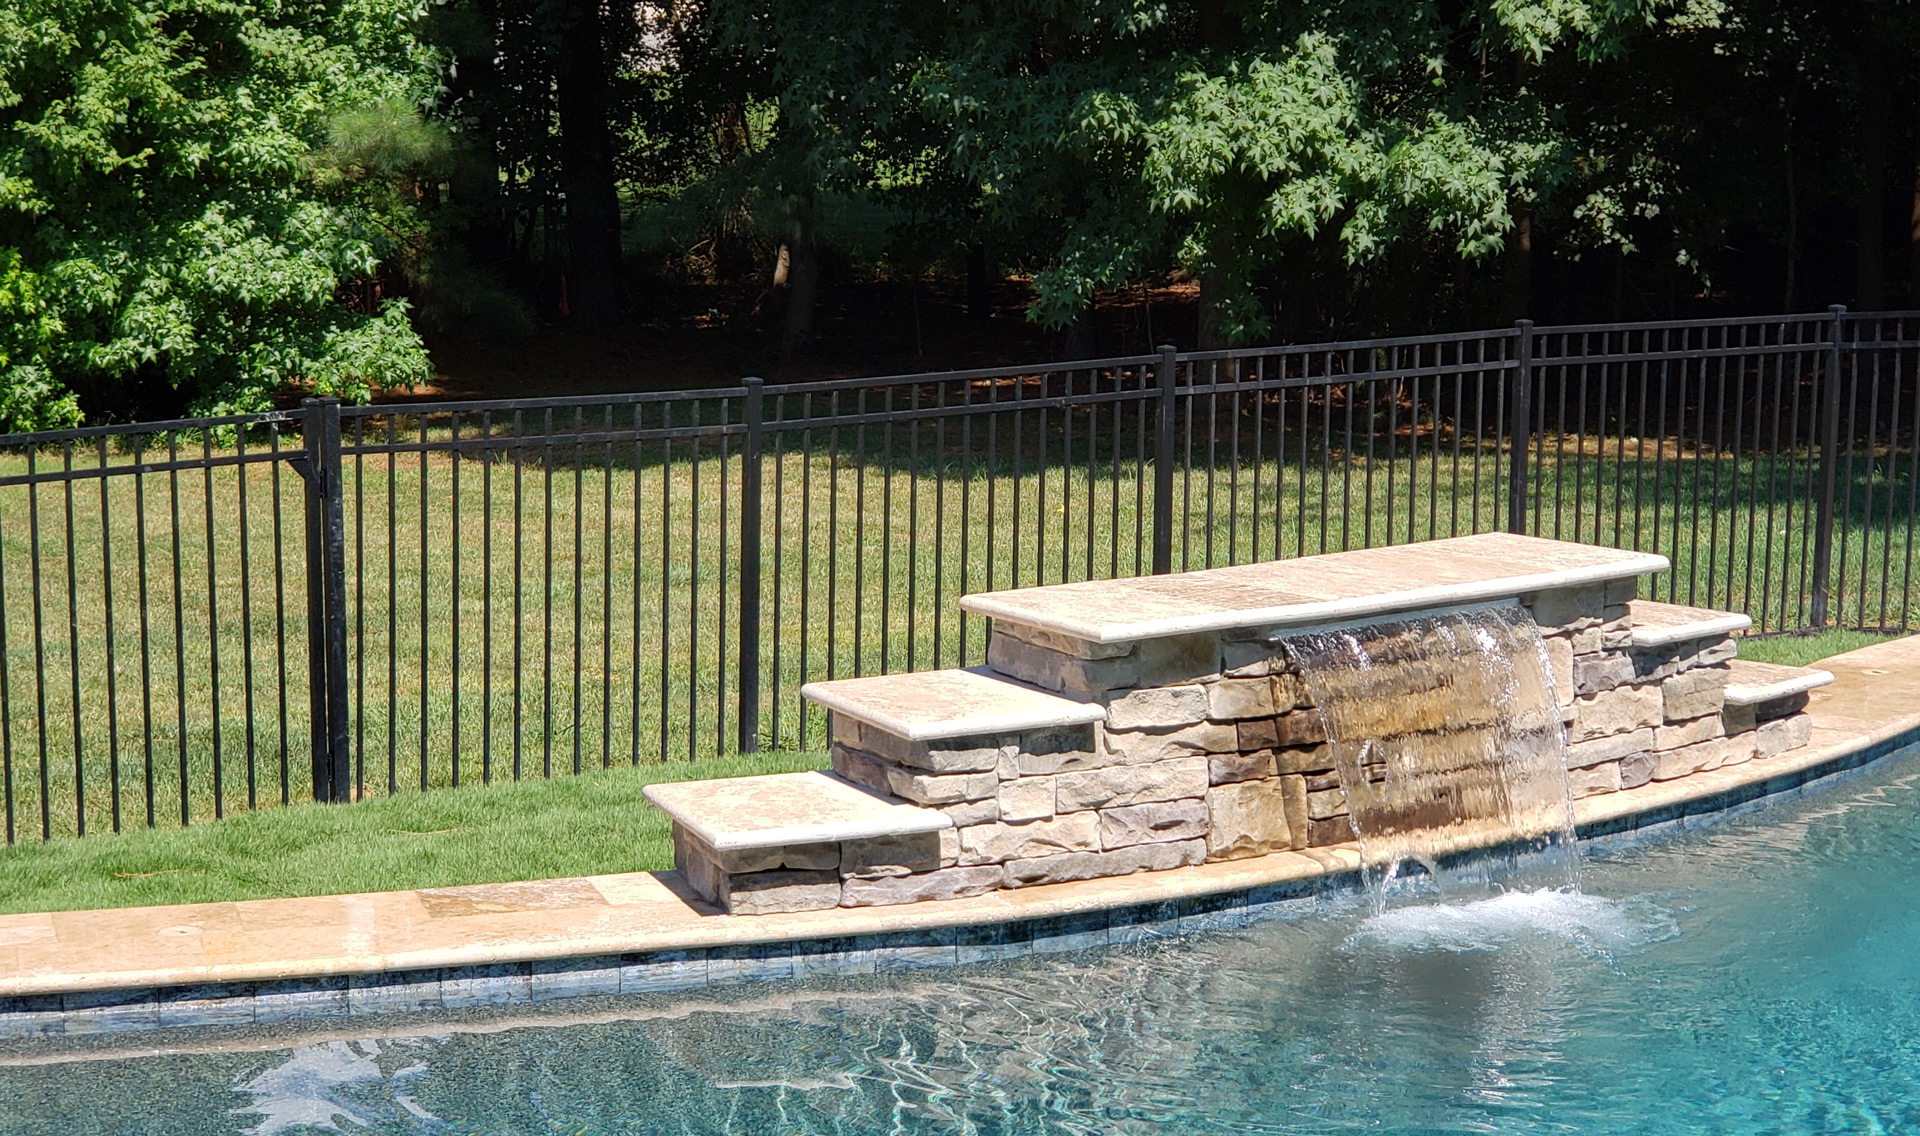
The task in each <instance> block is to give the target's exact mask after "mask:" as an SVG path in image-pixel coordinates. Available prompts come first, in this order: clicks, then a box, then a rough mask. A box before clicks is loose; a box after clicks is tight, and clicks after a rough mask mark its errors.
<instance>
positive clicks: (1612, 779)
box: [1567, 761, 1620, 801]
mask: <svg viewBox="0 0 1920 1136" xmlns="http://www.w3.org/2000/svg"><path fill="white" fill-rule="evenodd" d="M1567 790H1568V792H1570V793H1571V794H1572V795H1573V799H1574V800H1576V801H1577V800H1580V799H1581V798H1582V797H1591V796H1594V795H1596V794H1599V793H1618V792H1619V791H1620V763H1619V762H1617V761H1609V762H1606V763H1604V764H1601V765H1595V766H1591V767H1589V768H1587V769H1570V770H1568V771H1567Z"/></svg>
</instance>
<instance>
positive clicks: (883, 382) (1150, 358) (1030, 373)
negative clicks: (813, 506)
mask: <svg viewBox="0 0 1920 1136" xmlns="http://www.w3.org/2000/svg"><path fill="white" fill-rule="evenodd" d="M1159 361H1160V356H1158V355H1115V356H1112V357H1110V358H1105V359H1066V360H1062V361H1061V362H1058V363H1036V364H1031V365H1028V366H1022V367H975V368H972V369H970V370H965V371H917V372H912V373H909V374H899V375H874V376H868V377H862V378H854V379H826V380H821V381H809V382H793V383H768V384H767V385H766V386H765V387H764V388H763V389H762V393H764V394H765V396H766V397H768V398H773V397H775V396H777V395H795V394H814V393H819V392H822V391H844V390H861V389H867V388H871V387H887V386H936V385H939V384H941V383H964V382H979V381H981V380H983V379H1030V378H1036V377H1039V376H1042V375H1052V374H1058V373H1060V372H1062V371H1103V370H1109V369H1112V368H1115V367H1146V366H1151V365H1153V364H1155V363H1158V362H1159Z"/></svg>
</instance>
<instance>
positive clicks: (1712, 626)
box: [1627, 599, 1753, 650]
mask: <svg viewBox="0 0 1920 1136" xmlns="http://www.w3.org/2000/svg"><path fill="white" fill-rule="evenodd" d="M1627 612H1628V615H1629V616H1630V617H1631V618H1632V620H1633V639H1632V646H1633V648H1634V649H1635V650H1651V649H1653V648H1656V647H1673V646H1678V645H1680V644H1683V643H1688V642H1692V641H1695V640H1701V639H1724V638H1726V637H1727V636H1729V635H1738V634H1739V633H1740V632H1742V631H1745V630H1746V629H1747V628H1749V627H1752V626H1753V620H1752V619H1751V618H1749V617H1747V616H1744V615H1740V614H1737V613H1735V612H1731V611H1714V610H1712V609H1711V608H1704V607H1687V606H1685V605H1682V604H1669V603H1660V602H1658V601H1656V600H1638V599H1637V600H1634V601H1633V602H1631V603H1629V604H1628V605H1627Z"/></svg>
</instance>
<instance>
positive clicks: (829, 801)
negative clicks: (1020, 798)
mask: <svg viewBox="0 0 1920 1136" xmlns="http://www.w3.org/2000/svg"><path fill="white" fill-rule="evenodd" d="M641 794H642V795H643V796H645V797H646V799H647V800H648V801H650V802H652V803H653V805H654V806H655V807H656V808H658V809H659V810H660V811H661V812H663V813H666V814H667V815H668V816H669V817H672V818H673V819H674V820H675V821H677V822H679V823H680V824H681V825H682V826H683V827H685V828H686V829H687V830H688V831H689V832H692V833H693V834H694V835H695V836H697V837H699V838H700V839H701V840H702V841H704V842H705V843H707V844H708V845H709V846H711V847H712V848H714V849H715V850H717V851H720V852H737V851H742V850H746V849H751V848H785V847H790V846H792V845H796V844H827V843H833V842H838V841H842V840H871V839H873V838H875V837H882V836H911V835H914V834H916V833H923V832H938V831H940V830H941V829H944V828H952V827H953V821H952V819H951V818H949V817H948V816H947V814H945V813H943V812H941V811H940V810H938V809H926V808H921V807H920V806H919V805H912V804H908V803H907V802H905V801H901V800H897V799H895V798H893V797H885V796H881V795H880V794H878V793H875V792H873V791H871V790H868V789H864V788H861V787H860V786H858V785H855V784H854V783H853V782H851V781H848V780H846V779H844V778H842V777H840V776H838V775H836V774H833V773H828V772H825V771H824V770H822V771H814V772H808V773H768V774H763V775H760V776H757V777H721V778H716V779H714V780H711V781H671V782H665V783H662V784H658V785H648V786H646V787H645V788H644V789H642V790H641Z"/></svg>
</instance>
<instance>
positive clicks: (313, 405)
mask: <svg viewBox="0 0 1920 1136" xmlns="http://www.w3.org/2000/svg"><path fill="white" fill-rule="evenodd" d="M302 405H303V406H304V407H305V408H306V420H305V422H304V423H303V424H302V426H301V435H302V440H303V441H304V442H305V444H306V454H305V457H306V463H305V464H306V468H305V469H304V470H303V471H302V472H303V473H304V474H305V475H306V481H307V492H306V521H307V675H308V685H309V689H308V695H307V698H308V702H307V705H308V711H309V713H310V715H311V717H310V721H311V725H310V726H309V729H310V730H311V732H312V748H313V798H314V800H316V801H350V800H352V799H353V770H352V768H351V765H350V754H349V753H348V736H349V730H348V723H347V714H348V710H347V614H346V609H347V569H346V558H347V556H346V551H347V550H346V524H345V520H344V515H343V512H342V509H341V502H340V495H341V485H340V400H339V399H333V398H310V399H307V400H306V401H305V402H304V403H303V404H302Z"/></svg>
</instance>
